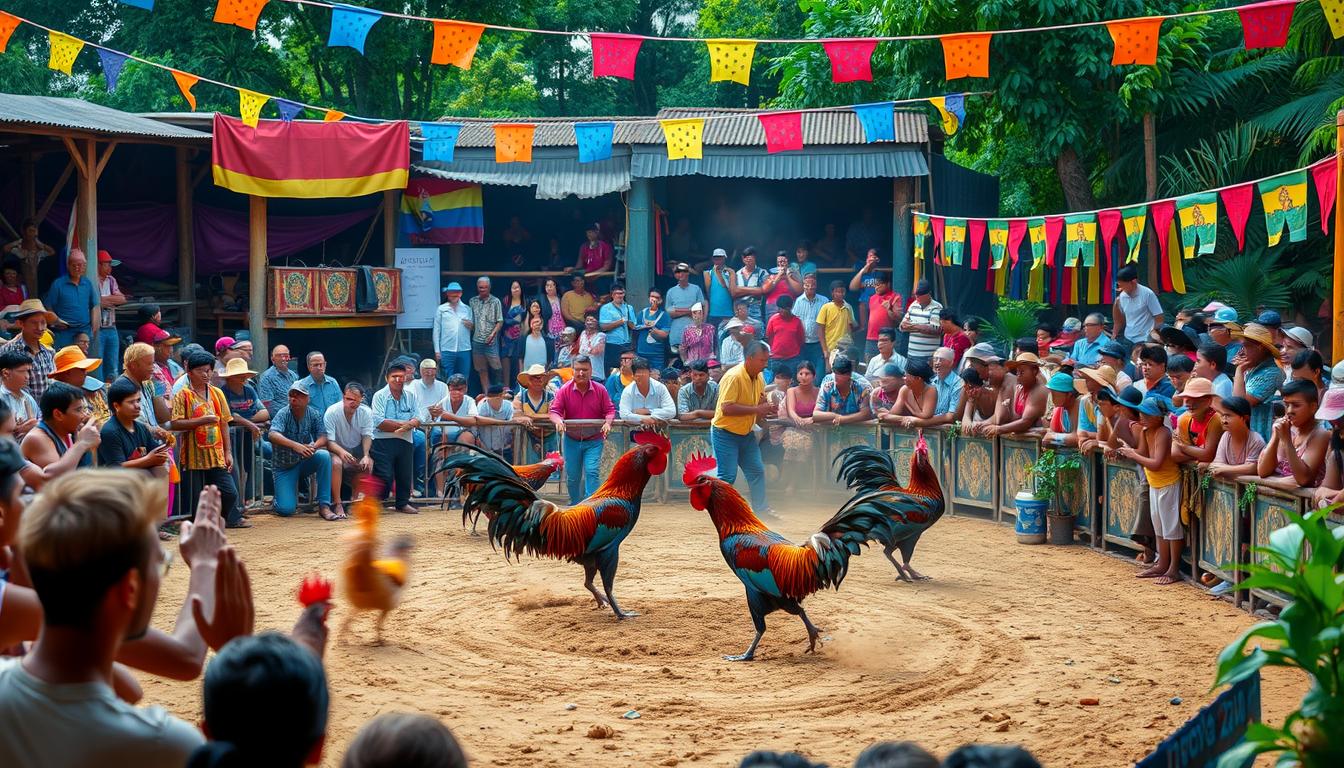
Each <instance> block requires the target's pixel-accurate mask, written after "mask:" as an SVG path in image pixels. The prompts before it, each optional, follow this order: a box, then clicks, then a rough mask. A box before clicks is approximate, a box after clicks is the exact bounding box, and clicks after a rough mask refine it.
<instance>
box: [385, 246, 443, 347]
mask: <svg viewBox="0 0 1344 768" xmlns="http://www.w3.org/2000/svg"><path fill="white" fill-rule="evenodd" d="M396 266H397V269H400V270H401V298H402V310H401V314H399V315H397V327H398V328H433V327H434V313H435V312H436V311H437V310H438V308H439V249H438V248H398V249H397V253H396Z"/></svg>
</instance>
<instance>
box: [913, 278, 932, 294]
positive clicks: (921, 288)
mask: <svg viewBox="0 0 1344 768" xmlns="http://www.w3.org/2000/svg"><path fill="white" fill-rule="evenodd" d="M930 293H933V288H932V287H931V286H930V285H929V281H928V280H923V279H921V280H920V281H919V282H918V283H915V295H916V296H927V295H929V294H930Z"/></svg>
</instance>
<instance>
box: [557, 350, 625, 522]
mask: <svg viewBox="0 0 1344 768" xmlns="http://www.w3.org/2000/svg"><path fill="white" fill-rule="evenodd" d="M572 365H573V370H574V378H572V379H570V380H569V381H568V382H566V383H565V385H564V386H562V387H560V389H559V390H558V391H557V392H556V393H555V400H554V401H552V402H551V412H550V417H551V423H552V424H554V425H555V431H556V432H557V433H558V434H560V435H561V436H563V439H564V448H563V450H564V455H565V464H566V465H567V466H569V467H572V468H573V469H572V470H571V471H569V472H566V473H565V483H566V485H567V486H568V487H569V503H570V504H578V503H579V502H580V501H582V500H584V499H586V498H587V497H588V496H590V495H592V494H593V493H594V492H595V491H597V487H598V485H599V484H600V483H599V482H598V471H599V469H600V468H601V464H602V444H603V442H605V441H606V439H607V435H608V434H609V433H610V432H611V422H612V420H613V419H615V418H616V407H615V406H614V405H612V403H611V396H610V395H608V394H607V390H606V387H597V386H593V363H592V361H591V360H590V359H588V356H587V355H579V356H577V357H575V358H574V362H573V364H572ZM576 419H590V420H597V419H601V420H602V425H601V426H589V425H583V426H577V425H576V426H573V427H567V426H566V425H565V421H567V420H576Z"/></svg>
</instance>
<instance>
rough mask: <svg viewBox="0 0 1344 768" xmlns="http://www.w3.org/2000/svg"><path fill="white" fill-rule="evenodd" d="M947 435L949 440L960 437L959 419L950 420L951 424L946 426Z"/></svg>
mask: <svg viewBox="0 0 1344 768" xmlns="http://www.w3.org/2000/svg"><path fill="white" fill-rule="evenodd" d="M947 437H948V439H949V440H956V439H957V438H958V437H961V421H954V422H952V425H951V426H949V427H948V428H947Z"/></svg>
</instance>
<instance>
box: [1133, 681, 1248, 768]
mask: <svg viewBox="0 0 1344 768" xmlns="http://www.w3.org/2000/svg"><path fill="white" fill-rule="evenodd" d="M1258 722H1260V673H1259V672H1256V673H1255V674H1254V675H1251V676H1250V677H1248V678H1246V679H1245V680H1242V681H1241V682H1239V683H1237V684H1236V685H1233V686H1232V687H1231V688H1229V689H1227V690H1226V691H1223V692H1222V693H1221V694H1220V695H1219V696H1218V698H1216V699H1214V700H1213V703H1212V704H1210V705H1209V706H1207V707H1205V708H1203V709H1201V710H1199V712H1198V713H1196V714H1195V716H1194V717H1192V718H1190V719H1189V720H1187V721H1186V723H1185V725H1182V726H1181V727H1180V728H1178V729H1176V732H1175V733H1173V734H1171V735H1170V736H1168V737H1167V738H1165V739H1163V740H1162V743H1161V744H1158V745H1157V749H1154V750H1153V752H1152V754H1150V755H1148V756H1147V757H1145V758H1144V759H1143V760H1140V761H1139V762H1138V764H1137V765H1136V766H1135V768H1205V767H1206V766H1207V768H1213V766H1215V765H1217V764H1218V758H1219V757H1220V756H1221V755H1222V754H1223V753H1224V752H1226V751H1227V750H1229V749H1231V748H1232V747H1234V746H1236V745H1237V744H1239V743H1240V742H1241V739H1242V737H1243V736H1245V735H1246V726H1247V725H1249V724H1250V723H1258ZM1252 760H1254V758H1252V759H1250V760H1247V761H1246V765H1247V766H1249V765H1250V764H1251V762H1252Z"/></svg>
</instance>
